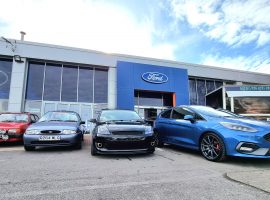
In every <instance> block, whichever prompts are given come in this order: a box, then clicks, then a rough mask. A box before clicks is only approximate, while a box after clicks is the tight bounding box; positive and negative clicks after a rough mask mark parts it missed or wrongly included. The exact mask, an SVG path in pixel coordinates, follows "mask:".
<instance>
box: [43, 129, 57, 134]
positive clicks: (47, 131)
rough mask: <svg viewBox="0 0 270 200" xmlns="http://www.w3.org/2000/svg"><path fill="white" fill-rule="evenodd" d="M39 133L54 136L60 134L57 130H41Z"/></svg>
mask: <svg viewBox="0 0 270 200" xmlns="http://www.w3.org/2000/svg"><path fill="white" fill-rule="evenodd" d="M40 133H43V134H56V133H61V131H59V130H43V131H40Z"/></svg>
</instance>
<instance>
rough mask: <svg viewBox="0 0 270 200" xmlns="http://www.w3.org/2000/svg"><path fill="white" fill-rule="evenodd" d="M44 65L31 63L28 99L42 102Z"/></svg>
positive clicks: (27, 91) (27, 89) (27, 90)
mask: <svg viewBox="0 0 270 200" xmlns="http://www.w3.org/2000/svg"><path fill="white" fill-rule="evenodd" d="M44 65H45V64H44V63H30V64H29V68H28V79H27V88H26V99H28V100H41V99H42V92H43V77H44Z"/></svg>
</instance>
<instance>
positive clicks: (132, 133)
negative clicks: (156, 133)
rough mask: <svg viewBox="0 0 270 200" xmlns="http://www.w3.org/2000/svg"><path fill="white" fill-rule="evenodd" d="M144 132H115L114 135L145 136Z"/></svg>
mask: <svg viewBox="0 0 270 200" xmlns="http://www.w3.org/2000/svg"><path fill="white" fill-rule="evenodd" d="M143 133H144V132H142V131H113V132H112V134H113V135H143Z"/></svg>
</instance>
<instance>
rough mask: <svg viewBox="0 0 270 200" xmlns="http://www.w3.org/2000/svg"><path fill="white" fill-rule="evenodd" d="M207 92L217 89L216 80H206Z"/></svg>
mask: <svg viewBox="0 0 270 200" xmlns="http://www.w3.org/2000/svg"><path fill="white" fill-rule="evenodd" d="M206 88H207V94H208V93H210V92H212V91H214V90H215V82H214V81H209V80H208V81H206Z"/></svg>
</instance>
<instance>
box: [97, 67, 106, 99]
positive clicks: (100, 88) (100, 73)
mask: <svg viewBox="0 0 270 200" xmlns="http://www.w3.org/2000/svg"><path fill="white" fill-rule="evenodd" d="M94 84H95V89H94V93H95V94H94V97H95V100H94V102H95V103H107V101H108V71H105V70H99V69H96V70H95V81H94Z"/></svg>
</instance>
